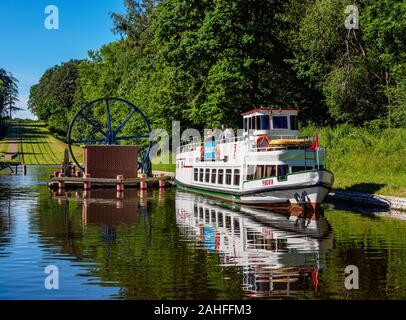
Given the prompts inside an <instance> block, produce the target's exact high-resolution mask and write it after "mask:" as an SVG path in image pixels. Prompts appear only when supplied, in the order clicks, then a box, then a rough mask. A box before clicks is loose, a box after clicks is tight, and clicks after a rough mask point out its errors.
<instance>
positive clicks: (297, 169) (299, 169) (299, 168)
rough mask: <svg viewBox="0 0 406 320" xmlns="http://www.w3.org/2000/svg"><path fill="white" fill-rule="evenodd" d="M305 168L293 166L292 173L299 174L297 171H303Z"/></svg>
mask: <svg viewBox="0 0 406 320" xmlns="http://www.w3.org/2000/svg"><path fill="white" fill-rule="evenodd" d="M305 170H306V167H304V166H293V167H292V172H299V171H305Z"/></svg>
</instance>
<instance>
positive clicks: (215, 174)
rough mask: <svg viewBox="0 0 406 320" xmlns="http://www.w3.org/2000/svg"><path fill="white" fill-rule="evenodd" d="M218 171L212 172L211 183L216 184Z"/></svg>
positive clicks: (213, 170)
mask: <svg viewBox="0 0 406 320" xmlns="http://www.w3.org/2000/svg"><path fill="white" fill-rule="evenodd" d="M216 176H217V169H212V170H211V183H216Z"/></svg>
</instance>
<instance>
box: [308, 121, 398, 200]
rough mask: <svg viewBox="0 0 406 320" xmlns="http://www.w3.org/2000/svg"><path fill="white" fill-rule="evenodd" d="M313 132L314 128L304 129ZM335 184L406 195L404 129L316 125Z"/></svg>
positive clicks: (383, 193)
mask: <svg viewBox="0 0 406 320" xmlns="http://www.w3.org/2000/svg"><path fill="white" fill-rule="evenodd" d="M307 131H309V132H311V134H313V133H314V132H315V129H307ZM318 132H319V139H320V144H321V145H323V146H326V147H327V160H326V164H327V167H328V168H329V169H330V170H331V171H332V172H333V173H334V175H335V183H334V188H338V189H343V190H352V191H359V192H368V193H375V194H382V195H391V196H401V197H406V129H382V130H367V129H361V128H354V127H351V126H348V125H342V126H339V127H338V128H335V129H330V128H324V129H319V130H318Z"/></svg>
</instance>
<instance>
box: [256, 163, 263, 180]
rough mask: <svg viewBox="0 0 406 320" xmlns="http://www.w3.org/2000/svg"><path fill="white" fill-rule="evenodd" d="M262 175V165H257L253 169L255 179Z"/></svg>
mask: <svg viewBox="0 0 406 320" xmlns="http://www.w3.org/2000/svg"><path fill="white" fill-rule="evenodd" d="M263 176H264V166H257V168H256V170H255V179H261V178H262V177H263Z"/></svg>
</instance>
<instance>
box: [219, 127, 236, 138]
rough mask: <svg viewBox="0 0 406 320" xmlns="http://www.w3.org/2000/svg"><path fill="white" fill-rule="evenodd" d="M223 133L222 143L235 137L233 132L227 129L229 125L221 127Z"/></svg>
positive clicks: (221, 136) (221, 135)
mask: <svg viewBox="0 0 406 320" xmlns="http://www.w3.org/2000/svg"><path fill="white" fill-rule="evenodd" d="M221 131H222V132H221V134H220V141H221V142H224V141H226V140H228V139H231V138H233V137H234V133H233V130H231V129H229V128H227V125H225V124H222V125H221Z"/></svg>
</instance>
